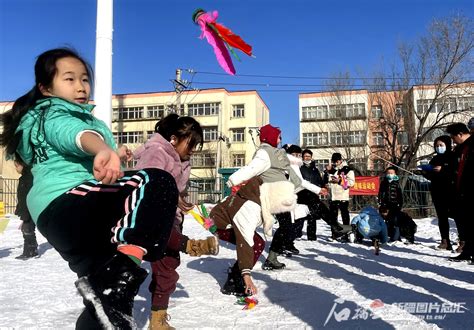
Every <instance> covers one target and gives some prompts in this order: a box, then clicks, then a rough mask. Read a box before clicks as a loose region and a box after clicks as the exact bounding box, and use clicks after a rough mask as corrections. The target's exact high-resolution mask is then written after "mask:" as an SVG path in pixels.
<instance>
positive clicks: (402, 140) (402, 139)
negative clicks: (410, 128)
mask: <svg viewBox="0 0 474 330" xmlns="http://www.w3.org/2000/svg"><path fill="white" fill-rule="evenodd" d="M397 142H398V145H402V146H407V145H408V134H407V132H404V131H400V132H397Z"/></svg>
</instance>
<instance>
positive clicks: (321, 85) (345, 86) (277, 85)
mask: <svg viewBox="0 0 474 330" xmlns="http://www.w3.org/2000/svg"><path fill="white" fill-rule="evenodd" d="M194 83H195V84H203V85H229V86H261V87H273V86H275V87H342V88H352V87H359V88H363V87H381V85H378V84H350V85H336V84H270V83H260V84H257V83H228V82H207V81H195V82H194Z"/></svg>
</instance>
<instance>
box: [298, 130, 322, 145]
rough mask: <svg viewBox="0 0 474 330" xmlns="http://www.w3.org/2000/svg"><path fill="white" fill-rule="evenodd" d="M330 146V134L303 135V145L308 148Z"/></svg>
mask: <svg viewBox="0 0 474 330" xmlns="http://www.w3.org/2000/svg"><path fill="white" fill-rule="evenodd" d="M327 144H328V133H327V132H320V133H303V145H304V146H306V147H314V146H326V145H327Z"/></svg>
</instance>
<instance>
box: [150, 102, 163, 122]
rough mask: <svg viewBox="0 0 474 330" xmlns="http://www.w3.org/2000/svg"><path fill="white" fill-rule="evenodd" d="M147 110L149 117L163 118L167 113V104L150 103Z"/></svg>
mask: <svg viewBox="0 0 474 330" xmlns="http://www.w3.org/2000/svg"><path fill="white" fill-rule="evenodd" d="M146 110H147V117H148V118H156V119H159V118H163V116H164V114H165V106H164V105H150V106H148V107H146Z"/></svg>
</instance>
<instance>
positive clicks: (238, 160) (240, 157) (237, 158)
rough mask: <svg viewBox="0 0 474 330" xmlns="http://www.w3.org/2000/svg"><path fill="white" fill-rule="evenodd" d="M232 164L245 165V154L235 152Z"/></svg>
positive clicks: (234, 165)
mask: <svg viewBox="0 0 474 330" xmlns="http://www.w3.org/2000/svg"><path fill="white" fill-rule="evenodd" d="M232 166H233V167H242V166H245V154H233V155H232Z"/></svg>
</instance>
